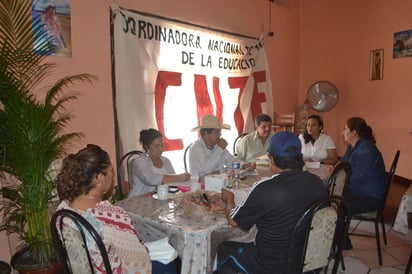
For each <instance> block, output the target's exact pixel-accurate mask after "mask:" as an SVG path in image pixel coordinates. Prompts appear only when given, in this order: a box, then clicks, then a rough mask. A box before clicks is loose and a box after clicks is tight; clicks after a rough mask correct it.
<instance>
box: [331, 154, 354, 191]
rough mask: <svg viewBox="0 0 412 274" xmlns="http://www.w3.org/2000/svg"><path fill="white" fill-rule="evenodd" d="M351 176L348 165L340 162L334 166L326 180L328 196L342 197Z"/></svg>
mask: <svg viewBox="0 0 412 274" xmlns="http://www.w3.org/2000/svg"><path fill="white" fill-rule="evenodd" d="M351 175H352V169H351V166H350V164H349V163H347V162H340V163H339V164H338V165H337V166H335V168H334V169H333V171H332V174H331V175H330V176H329V179H328V189H329V194H330V195H337V196H342V197H344V196H345V191H346V186H347V185H348V182H349V180H350V177H351Z"/></svg>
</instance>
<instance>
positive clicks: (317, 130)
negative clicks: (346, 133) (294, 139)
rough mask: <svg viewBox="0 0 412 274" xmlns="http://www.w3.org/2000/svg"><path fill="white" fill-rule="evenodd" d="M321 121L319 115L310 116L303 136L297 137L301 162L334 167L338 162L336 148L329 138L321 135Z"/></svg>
mask: <svg viewBox="0 0 412 274" xmlns="http://www.w3.org/2000/svg"><path fill="white" fill-rule="evenodd" d="M322 130H323V121H322V119H321V118H320V116H319V115H310V116H309V117H308V119H307V121H306V129H305V133H304V134H300V135H299V139H300V142H301V143H302V154H303V160H304V161H308V162H321V163H322V164H328V165H334V164H336V162H337V161H338V154H337V152H336V146H335V144H334V143H333V140H332V138H331V137H330V136H328V135H326V134H324V133H322Z"/></svg>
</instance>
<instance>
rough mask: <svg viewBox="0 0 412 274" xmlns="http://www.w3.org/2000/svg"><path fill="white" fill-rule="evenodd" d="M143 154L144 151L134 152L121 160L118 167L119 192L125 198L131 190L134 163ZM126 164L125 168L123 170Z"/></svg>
mask: <svg viewBox="0 0 412 274" xmlns="http://www.w3.org/2000/svg"><path fill="white" fill-rule="evenodd" d="M142 154H143V151H140V150H132V151H129V152H128V153H126V154H125V155H123V156H122V158H120V161H119V164H118V165H117V174H118V178H119V182H118V186H119V190H120V192H121V194H122V196H123V197H124V196H126V195H127V193H129V190H130V180H131V179H132V176H133V173H132V172H133V161H134V160H135V159H136V158H137V157H140V155H142ZM124 164H125V168H124V169H123V167H124Z"/></svg>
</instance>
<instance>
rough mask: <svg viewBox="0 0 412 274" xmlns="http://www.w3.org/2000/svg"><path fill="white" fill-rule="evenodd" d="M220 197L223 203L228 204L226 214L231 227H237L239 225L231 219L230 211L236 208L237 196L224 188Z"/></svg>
mask: <svg viewBox="0 0 412 274" xmlns="http://www.w3.org/2000/svg"><path fill="white" fill-rule="evenodd" d="M220 196H221V198H222V201H223V202H224V203H225V204H226V210H225V214H226V219H227V221H228V223H229V225H231V226H233V227H237V223H236V222H235V221H233V219H232V217H230V211H231V210H232V208H234V207H235V195H234V194H233V192H231V191H229V190H227V189H225V188H222V192H221V193H220Z"/></svg>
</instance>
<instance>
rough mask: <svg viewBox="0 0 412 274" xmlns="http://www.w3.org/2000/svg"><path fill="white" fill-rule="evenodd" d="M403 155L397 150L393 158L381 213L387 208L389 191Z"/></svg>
mask: <svg viewBox="0 0 412 274" xmlns="http://www.w3.org/2000/svg"><path fill="white" fill-rule="evenodd" d="M400 154H401V152H400V150H397V151H396V153H395V157H394V158H393V161H392V165H391V168H390V169H389V173H388V177H387V178H386V186H385V194H384V197H383V203H382V205H381V210H380V211H381V212H382V211H383V209H384V208H385V205H386V200H387V198H388V193H389V189H390V187H391V184H392V182H393V178H394V177H395V171H396V166H397V165H398V160H399V155H400Z"/></svg>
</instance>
